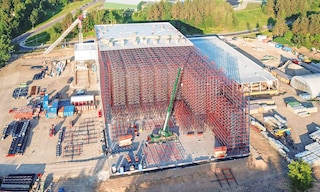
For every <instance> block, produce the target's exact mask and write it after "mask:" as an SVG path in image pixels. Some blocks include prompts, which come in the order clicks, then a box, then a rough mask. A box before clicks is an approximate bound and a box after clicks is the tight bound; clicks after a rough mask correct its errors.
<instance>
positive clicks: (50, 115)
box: [46, 113, 57, 119]
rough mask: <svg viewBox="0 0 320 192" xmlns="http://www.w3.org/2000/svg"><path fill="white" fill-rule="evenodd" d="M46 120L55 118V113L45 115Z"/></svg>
mask: <svg viewBox="0 0 320 192" xmlns="http://www.w3.org/2000/svg"><path fill="white" fill-rule="evenodd" d="M46 118H48V119H52V118H57V113H46Z"/></svg>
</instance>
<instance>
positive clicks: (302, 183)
mask: <svg viewBox="0 0 320 192" xmlns="http://www.w3.org/2000/svg"><path fill="white" fill-rule="evenodd" d="M288 168H289V172H288V176H289V178H290V179H291V181H292V184H293V186H295V187H297V188H298V189H300V190H306V189H308V188H310V187H311V184H312V170H311V167H310V165H309V164H308V163H306V162H304V161H302V160H299V161H292V162H291V163H290V164H289V165H288Z"/></svg>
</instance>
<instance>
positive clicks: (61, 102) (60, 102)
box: [58, 100, 71, 108]
mask: <svg viewBox="0 0 320 192" xmlns="http://www.w3.org/2000/svg"><path fill="white" fill-rule="evenodd" d="M69 105H71V101H70V100H60V101H59V102H58V108H60V107H62V106H69Z"/></svg>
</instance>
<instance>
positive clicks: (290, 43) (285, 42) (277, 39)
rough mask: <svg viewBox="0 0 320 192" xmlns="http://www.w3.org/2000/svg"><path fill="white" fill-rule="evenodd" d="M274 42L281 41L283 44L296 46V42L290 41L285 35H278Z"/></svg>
mask: <svg viewBox="0 0 320 192" xmlns="http://www.w3.org/2000/svg"><path fill="white" fill-rule="evenodd" d="M273 41H274V42H277V43H280V44H282V45H289V46H291V47H292V46H294V44H293V43H292V42H290V41H288V40H287V39H285V38H284V37H276V38H274V39H273Z"/></svg>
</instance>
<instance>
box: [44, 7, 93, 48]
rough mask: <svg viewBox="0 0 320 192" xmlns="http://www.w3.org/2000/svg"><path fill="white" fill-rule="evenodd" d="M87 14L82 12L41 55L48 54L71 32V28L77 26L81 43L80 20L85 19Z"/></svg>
mask: <svg viewBox="0 0 320 192" xmlns="http://www.w3.org/2000/svg"><path fill="white" fill-rule="evenodd" d="M86 16H87V12H86V11H84V12H83V13H82V14H81V15H79V16H78V18H77V19H76V20H75V21H74V22H73V23H72V24H71V25H70V26H69V27H68V29H67V30H65V31H64V32H63V33H62V35H61V36H60V37H59V38H58V39H57V40H56V41H55V42H54V43H53V44H51V45H50V46H49V47H48V48H47V49H46V50H45V51H44V52H43V54H49V53H50V52H51V51H52V50H53V49H54V48H55V47H56V46H57V45H58V44H59V43H60V42H61V41H62V40H63V39H64V38H65V37H66V36H67V35H68V34H69V33H70V31H72V29H73V28H75V26H76V25H78V28H79V43H83V35H82V20H83V19H84V18H86Z"/></svg>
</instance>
